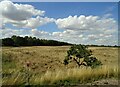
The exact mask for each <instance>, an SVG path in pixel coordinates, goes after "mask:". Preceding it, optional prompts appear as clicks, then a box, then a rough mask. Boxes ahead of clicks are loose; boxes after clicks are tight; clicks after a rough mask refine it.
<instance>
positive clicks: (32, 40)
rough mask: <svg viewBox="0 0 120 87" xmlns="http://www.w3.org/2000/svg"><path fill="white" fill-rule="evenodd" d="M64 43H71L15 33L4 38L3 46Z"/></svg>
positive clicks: (57, 44)
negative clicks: (16, 34) (21, 35)
mask: <svg viewBox="0 0 120 87" xmlns="http://www.w3.org/2000/svg"><path fill="white" fill-rule="evenodd" d="M63 45H71V44H70V43H67V42H60V41H55V40H46V39H39V38H36V37H31V36H25V37H20V36H15V35H13V36H12V37H11V38H4V39H2V46H63Z"/></svg>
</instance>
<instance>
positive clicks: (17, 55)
mask: <svg viewBox="0 0 120 87" xmlns="http://www.w3.org/2000/svg"><path fill="white" fill-rule="evenodd" d="M69 48H70V46H33V47H3V48H2V54H3V57H2V60H3V63H2V67H3V85H25V84H30V85H48V84H49V85H51V84H58V85H61V84H64V85H66V84H83V83H84V84H86V83H88V82H91V81H95V80H99V79H106V78H115V79H117V78H118V48H113V47H90V48H89V49H91V50H92V52H93V54H94V55H95V56H96V57H97V58H98V59H99V60H100V61H102V63H103V66H101V67H99V68H96V69H91V68H86V67H84V66H81V67H80V68H78V67H77V65H76V64H75V63H74V62H73V63H71V64H69V65H67V66H65V65H64V64H63V60H64V58H65V56H66V55H67V53H66V52H67V50H68V49H69Z"/></svg>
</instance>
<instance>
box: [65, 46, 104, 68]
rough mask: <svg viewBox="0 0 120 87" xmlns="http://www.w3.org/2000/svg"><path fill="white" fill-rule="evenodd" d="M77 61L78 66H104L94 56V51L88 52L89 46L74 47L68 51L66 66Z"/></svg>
mask: <svg viewBox="0 0 120 87" xmlns="http://www.w3.org/2000/svg"><path fill="white" fill-rule="evenodd" d="M72 61H75V62H76V63H77V65H78V66H81V65H84V66H90V67H92V68H95V67H96V66H99V65H102V63H101V62H100V61H99V60H98V59H97V58H96V57H93V56H92V51H91V50H88V48H87V46H84V45H81V44H80V45H73V46H72V47H71V48H70V49H69V50H68V51H67V56H66V57H65V59H64V64H65V65H67V64H69V63H70V62H72Z"/></svg>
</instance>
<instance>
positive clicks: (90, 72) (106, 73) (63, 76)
mask: <svg viewBox="0 0 120 87" xmlns="http://www.w3.org/2000/svg"><path fill="white" fill-rule="evenodd" d="M111 77H116V78H117V77H118V67H116V66H114V67H109V66H102V67H100V68H97V69H91V68H72V69H67V70H64V71H63V70H56V71H55V72H51V71H47V72H46V73H45V74H44V75H42V76H40V77H38V76H37V77H33V79H34V81H33V82H34V84H40V85H44V84H50V85H51V84H55V83H56V84H64V83H65V81H67V82H68V83H72V84H74V83H86V82H91V81H95V80H98V79H101V78H102V79H103V78H111Z"/></svg>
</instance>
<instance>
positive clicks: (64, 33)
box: [0, 1, 118, 45]
mask: <svg viewBox="0 0 120 87" xmlns="http://www.w3.org/2000/svg"><path fill="white" fill-rule="evenodd" d="M0 12H2V14H0V32H2V38H5V37H11V36H12V35H19V36H26V35H27V36H35V37H38V38H41V39H53V40H58V41H65V42H69V43H75V44H98V45H101V44H103V45H117V43H118V40H117V39H118V24H117V21H118V4H117V3H116V2H114V3H113V2H112V3H111V2H101V3H100V2H79V3H70V2H61V3H60V2H49V3H47V2H25V3H23V2H19V3H17V2H14V3H13V2H11V1H1V2H0Z"/></svg>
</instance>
